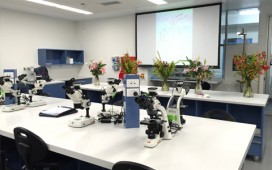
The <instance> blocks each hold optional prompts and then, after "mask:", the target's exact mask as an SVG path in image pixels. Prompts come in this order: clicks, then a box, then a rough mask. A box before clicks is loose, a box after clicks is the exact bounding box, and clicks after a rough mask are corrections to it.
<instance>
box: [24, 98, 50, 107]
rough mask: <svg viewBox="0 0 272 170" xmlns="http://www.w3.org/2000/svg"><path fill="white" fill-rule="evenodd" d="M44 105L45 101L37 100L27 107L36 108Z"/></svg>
mask: <svg viewBox="0 0 272 170" xmlns="http://www.w3.org/2000/svg"><path fill="white" fill-rule="evenodd" d="M44 105H46V102H45V101H42V100H37V101H33V102H30V103H29V104H28V105H27V106H29V107H37V106H44Z"/></svg>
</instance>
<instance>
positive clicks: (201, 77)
mask: <svg viewBox="0 0 272 170" xmlns="http://www.w3.org/2000/svg"><path fill="white" fill-rule="evenodd" d="M186 59H187V60H185V61H183V65H184V67H185V69H184V72H185V73H186V74H187V75H188V76H191V77H194V78H195V79H196V87H195V93H196V94H202V93H203V92H202V86H201V82H202V81H205V80H210V79H211V78H212V75H213V72H212V71H211V70H210V67H209V66H208V65H206V60H204V63H202V62H201V61H200V60H199V58H197V59H196V60H191V59H189V58H188V57H186ZM188 62H189V65H188V64H186V63H188Z"/></svg>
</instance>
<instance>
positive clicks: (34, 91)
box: [18, 67, 46, 107]
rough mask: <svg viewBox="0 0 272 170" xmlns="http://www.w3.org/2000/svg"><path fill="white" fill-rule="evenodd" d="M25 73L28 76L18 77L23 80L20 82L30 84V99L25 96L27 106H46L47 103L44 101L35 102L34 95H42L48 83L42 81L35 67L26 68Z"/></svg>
mask: <svg viewBox="0 0 272 170" xmlns="http://www.w3.org/2000/svg"><path fill="white" fill-rule="evenodd" d="M24 71H25V73H26V74H22V75H20V76H18V78H19V79H21V81H20V82H22V83H25V84H29V85H30V87H29V90H28V98H27V97H26V96H24V99H25V101H26V105H27V106H29V107H37V106H43V105H46V102H45V101H42V100H33V95H42V94H43V92H42V90H43V88H44V86H45V84H46V81H45V80H43V79H42V77H41V76H37V75H36V73H35V71H34V67H25V68H24Z"/></svg>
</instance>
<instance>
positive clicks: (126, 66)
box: [121, 53, 142, 74]
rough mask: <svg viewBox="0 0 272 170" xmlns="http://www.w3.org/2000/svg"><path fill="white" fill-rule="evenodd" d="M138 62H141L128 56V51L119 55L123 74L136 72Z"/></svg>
mask: <svg viewBox="0 0 272 170" xmlns="http://www.w3.org/2000/svg"><path fill="white" fill-rule="evenodd" d="M140 64H142V62H141V61H139V60H137V59H136V58H135V59H134V58H131V57H129V54H128V53H126V54H125V55H124V56H123V57H121V68H122V70H123V71H124V74H136V73H137V67H138V65H140Z"/></svg>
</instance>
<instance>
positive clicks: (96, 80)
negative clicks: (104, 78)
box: [93, 75, 100, 86]
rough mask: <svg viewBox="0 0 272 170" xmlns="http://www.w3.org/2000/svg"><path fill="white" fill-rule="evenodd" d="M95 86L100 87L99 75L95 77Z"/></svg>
mask: <svg viewBox="0 0 272 170" xmlns="http://www.w3.org/2000/svg"><path fill="white" fill-rule="evenodd" d="M93 84H94V85H96V86H99V85H100V81H99V76H98V75H97V76H94V83H93Z"/></svg>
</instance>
